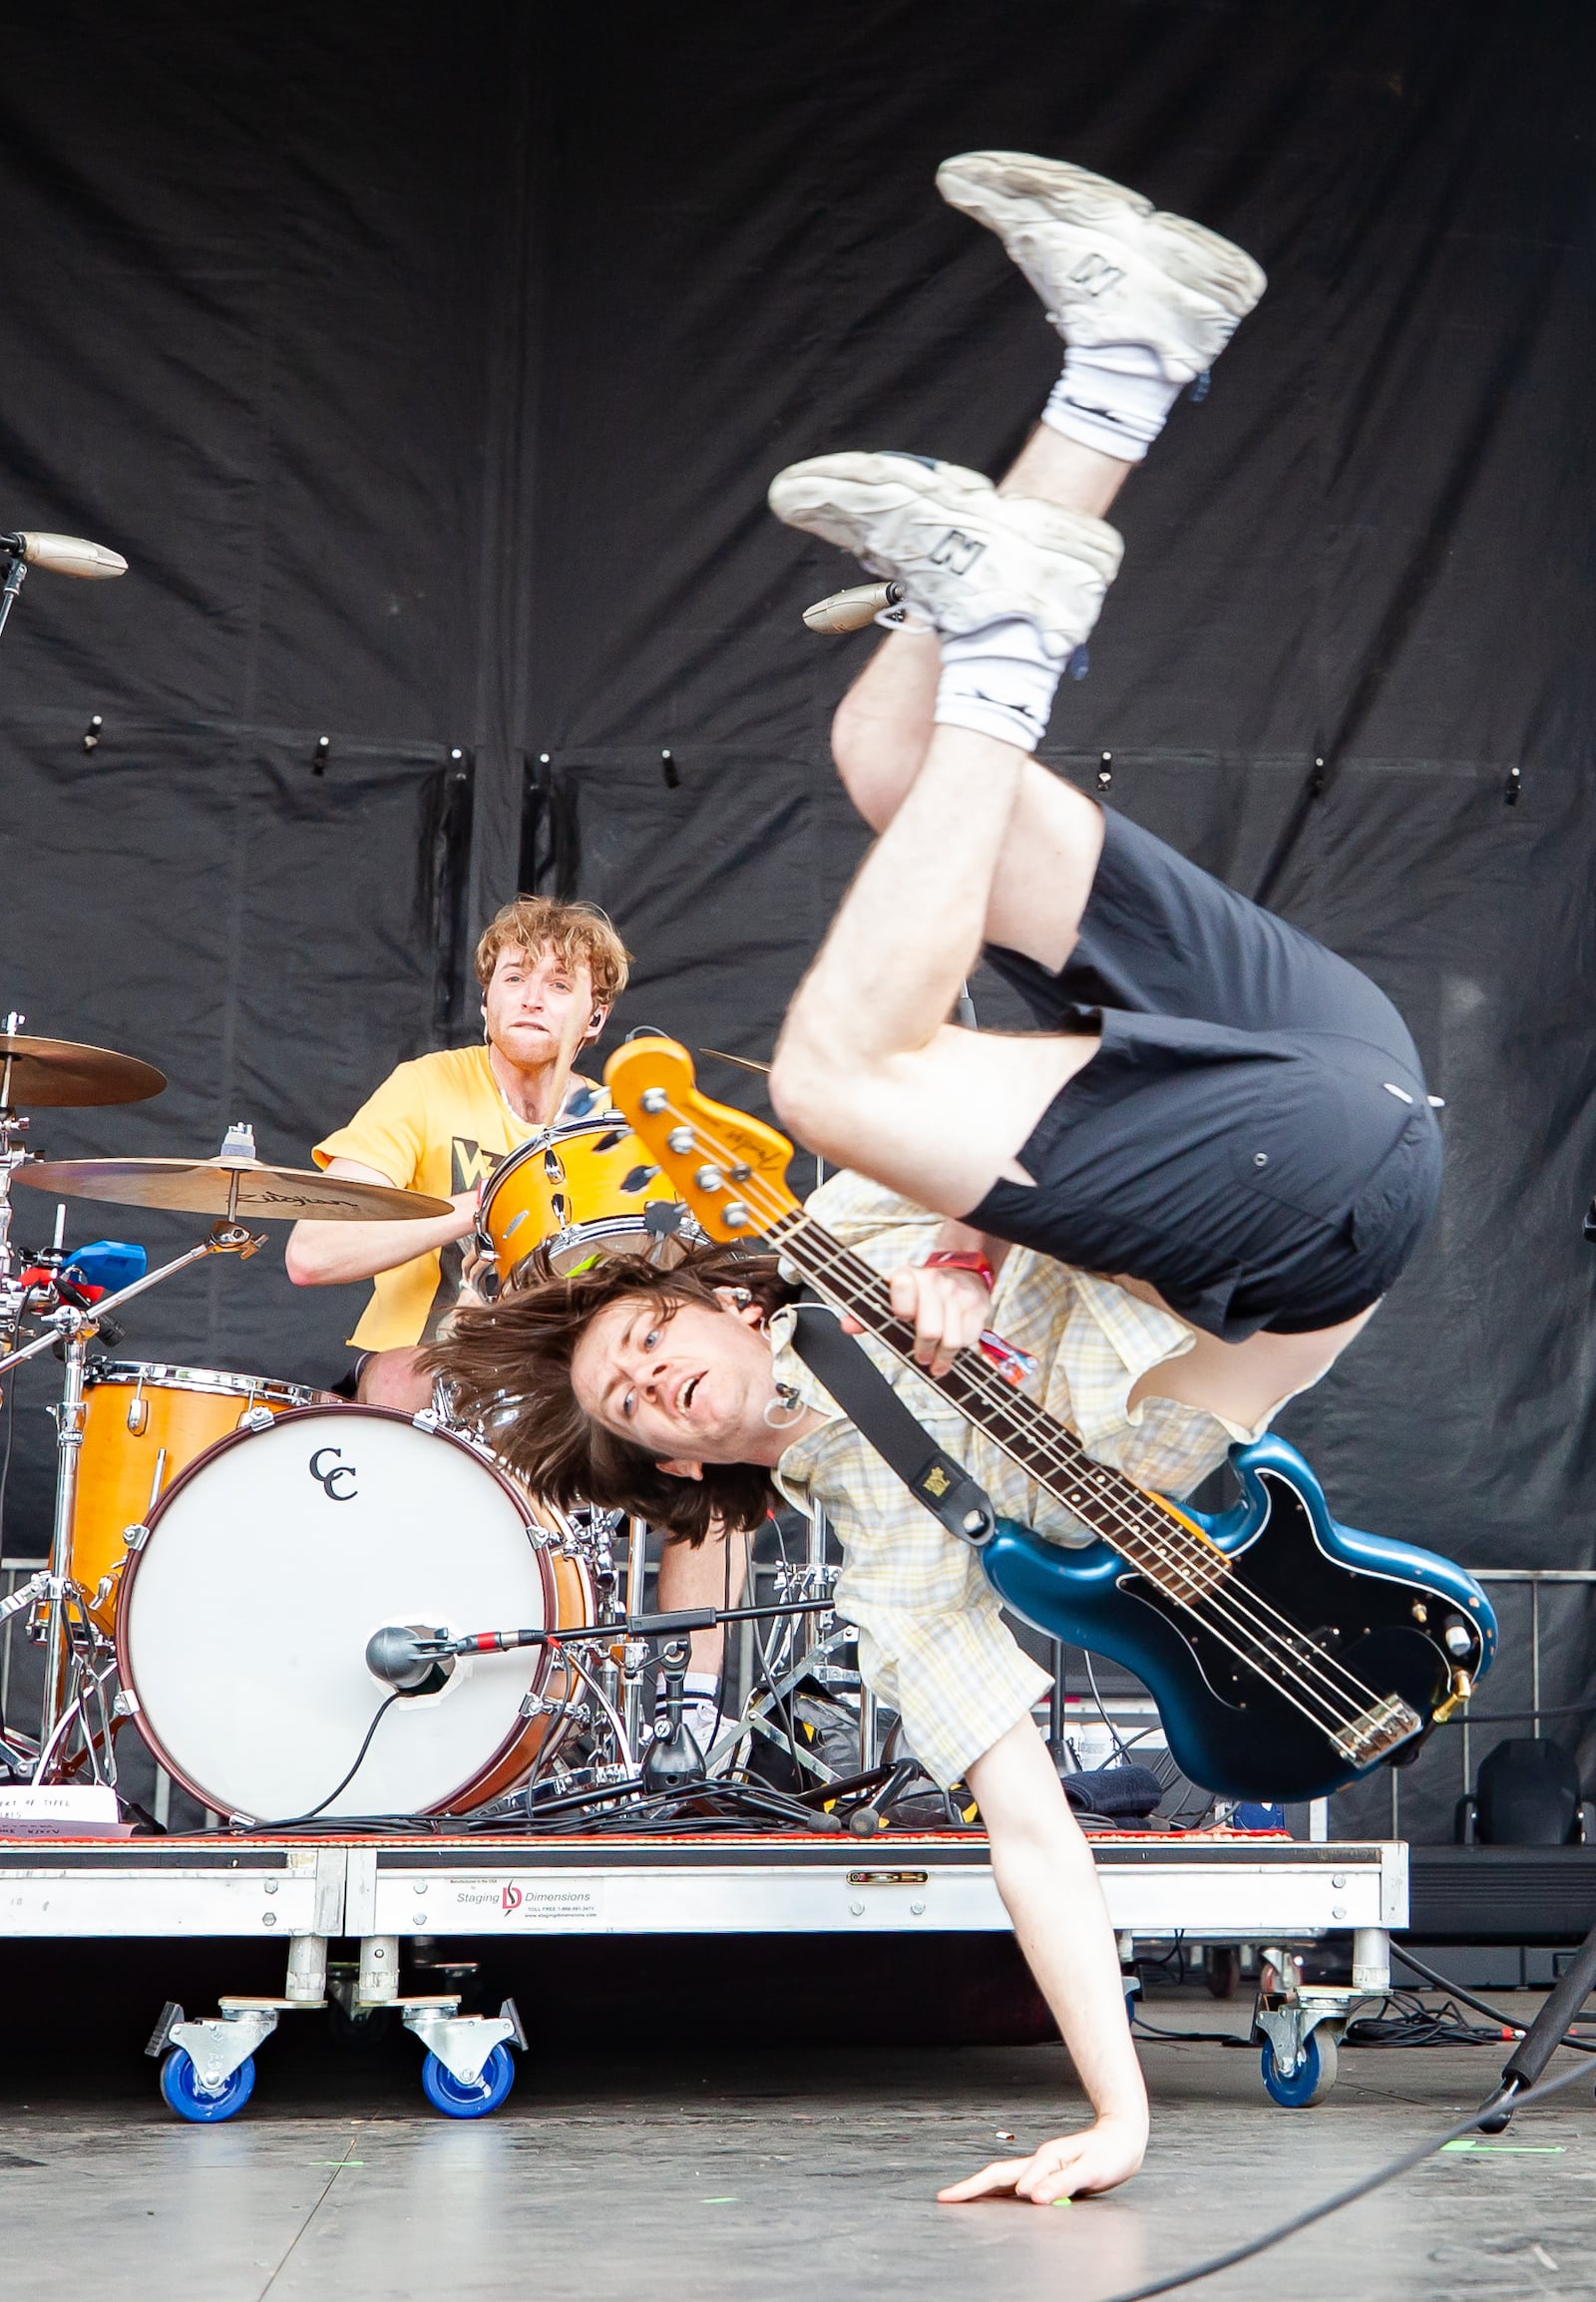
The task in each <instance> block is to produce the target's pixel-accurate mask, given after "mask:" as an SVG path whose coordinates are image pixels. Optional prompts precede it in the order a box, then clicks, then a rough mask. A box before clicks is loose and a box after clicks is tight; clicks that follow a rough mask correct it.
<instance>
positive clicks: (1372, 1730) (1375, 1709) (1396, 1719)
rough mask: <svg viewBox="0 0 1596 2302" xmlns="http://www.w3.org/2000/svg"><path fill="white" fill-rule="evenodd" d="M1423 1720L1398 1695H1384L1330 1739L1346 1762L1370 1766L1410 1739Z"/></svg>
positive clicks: (1353, 1764)
mask: <svg viewBox="0 0 1596 2302" xmlns="http://www.w3.org/2000/svg"><path fill="white" fill-rule="evenodd" d="M1423 1724H1424V1722H1423V1721H1422V1719H1420V1718H1419V1716H1418V1713H1417V1712H1416V1711H1414V1710H1413V1709H1412V1708H1411V1706H1410V1705H1409V1704H1406V1703H1404V1702H1403V1701H1402V1699H1401V1697H1400V1696H1399V1695H1387V1696H1385V1697H1384V1698H1383V1699H1382V1700H1381V1701H1380V1702H1379V1703H1372V1704H1371V1705H1370V1707H1369V1709H1368V1710H1367V1711H1365V1712H1364V1713H1363V1714H1362V1715H1361V1716H1360V1717H1359V1718H1357V1719H1354V1720H1352V1721H1350V1722H1349V1724H1348V1725H1347V1726H1345V1727H1341V1728H1340V1729H1339V1731H1338V1732H1336V1733H1335V1734H1333V1735H1332V1736H1331V1740H1332V1742H1334V1744H1335V1745H1336V1748H1337V1749H1338V1750H1339V1751H1340V1752H1341V1754H1342V1756H1343V1757H1344V1758H1345V1759H1346V1760H1347V1762H1348V1764H1349V1765H1352V1766H1360V1767H1361V1766H1373V1765H1374V1764H1375V1763H1376V1761H1377V1760H1379V1759H1381V1758H1386V1757H1389V1756H1390V1755H1391V1753H1392V1751H1394V1750H1397V1749H1399V1748H1400V1747H1401V1745H1402V1743H1404V1742H1406V1741H1409V1740H1410V1739H1411V1738H1412V1736H1413V1735H1415V1734H1416V1733H1417V1732H1418V1730H1419V1728H1420V1727H1422V1726H1423Z"/></svg>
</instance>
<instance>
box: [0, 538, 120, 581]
mask: <svg viewBox="0 0 1596 2302" xmlns="http://www.w3.org/2000/svg"><path fill="white" fill-rule="evenodd" d="M0 552H9V553H10V555H11V557H12V559H13V560H22V561H25V562H26V563H27V565H28V566H29V567H30V568H46V569H48V570H49V572H50V574H51V575H52V576H82V577H83V578H84V579H85V580H86V581H88V582H90V583H105V582H108V581H109V580H110V578H111V577H112V576H126V575H127V573H128V563H127V561H126V560H124V559H123V557H122V554H121V553H120V552H108V551H107V549H106V547H105V546H104V544H91V543H90V542H89V540H88V538H87V537H86V536H48V535H46V534H45V533H44V532H43V531H42V530H40V529H35V528H24V529H21V530H20V531H19V532H18V533H17V534H16V535H15V536H0Z"/></svg>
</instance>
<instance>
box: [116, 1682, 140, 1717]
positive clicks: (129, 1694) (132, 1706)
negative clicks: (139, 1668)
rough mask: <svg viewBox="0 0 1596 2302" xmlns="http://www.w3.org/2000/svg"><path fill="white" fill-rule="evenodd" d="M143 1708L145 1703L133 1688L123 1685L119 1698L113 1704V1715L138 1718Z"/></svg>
mask: <svg viewBox="0 0 1596 2302" xmlns="http://www.w3.org/2000/svg"><path fill="white" fill-rule="evenodd" d="M143 1709H144V1705H143V1704H142V1703H141V1702H140V1700H139V1698H138V1696H137V1695H136V1694H135V1693H134V1691H133V1689H132V1688H131V1687H123V1688H121V1689H119V1691H118V1694H117V1699H116V1701H115V1702H114V1703H113V1704H112V1706H111V1716H112V1718H113V1719H137V1718H138V1716H139V1714H140V1712H141V1711H142V1710H143Z"/></svg>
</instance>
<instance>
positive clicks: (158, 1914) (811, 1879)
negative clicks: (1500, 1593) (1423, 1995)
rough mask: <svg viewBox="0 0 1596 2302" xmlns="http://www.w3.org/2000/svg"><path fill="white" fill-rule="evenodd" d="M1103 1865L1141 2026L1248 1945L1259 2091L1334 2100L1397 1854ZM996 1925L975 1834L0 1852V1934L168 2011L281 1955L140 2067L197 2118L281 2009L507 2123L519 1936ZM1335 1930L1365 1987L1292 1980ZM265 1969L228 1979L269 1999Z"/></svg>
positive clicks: (1403, 1893)
mask: <svg viewBox="0 0 1596 2302" xmlns="http://www.w3.org/2000/svg"><path fill="white" fill-rule="evenodd" d="M1093 1854H1094V1857H1095V1860H1096V1863H1097V1868H1098V1873H1099V1875H1100V1877H1101V1879H1102V1883H1103V1889H1104V1893H1105V1895H1106V1898H1107V1903H1108V1910H1109V1916H1110V1918H1111V1920H1112V1922H1113V1926H1114V1930H1115V1933H1116V1935H1117V1936H1118V1940H1119V1949H1120V1956H1121V1961H1122V1965H1123V1968H1124V1974H1125V1992H1126V2005H1127V2011H1132V2012H1133V2010H1134V2004H1135V1999H1136V1995H1137V1992H1138V1991H1139V1988H1140V1985H1139V1981H1138V1978H1137V1972H1136V1967H1135V1959H1136V1955H1137V1948H1138V1945H1143V1946H1148V1945H1154V1944H1164V1943H1169V1942H1175V1941H1183V1942H1187V1943H1197V1942H1223V1943H1250V1944H1253V1945H1256V1946H1258V1947H1259V1949H1260V1955H1261V1957H1262V1958H1263V1959H1264V1960H1266V1961H1267V1962H1268V1964H1269V1967H1270V1969H1271V1970H1272V1984H1271V1989H1270V1990H1269V1991H1268V1992H1267V1993H1266V1994H1265V1995H1262V1996H1260V1998H1259V2000H1258V2003H1257V2006H1256V2009H1255V2022H1256V2025H1257V2031H1258V2035H1259V2037H1260V2038H1261V2039H1263V2040H1264V2041H1265V2043H1266V2050H1267V2051H1266V2056H1265V2065H1266V2068H1265V2085H1266V2087H1268V2089H1269V2091H1270V2093H1271V2094H1272V2095H1274V2097H1275V2099H1276V2100H1277V2101H1279V2102H1281V2103H1286V2104H1291V2105H1300V2104H1301V2103H1305V2102H1308V2101H1317V2100H1318V2099H1319V2098H1320V2097H1321V2096H1322V2095H1323V2094H1325V2093H1328V2091H1329V2089H1330V2088H1331V2086H1332V2085H1333V2084H1334V2083H1335V2077H1336V2057H1337V2047H1336V2042H1337V2039H1338V2037H1339V2035H1340V2032H1341V2029H1342V2027H1343V2026H1344V2024H1345V2022H1346V2019H1347V2015H1348V2013H1349V2011H1350V2008H1351V2005H1352V2002H1353V1999H1354V1998H1355V1997H1356V1996H1358V1995H1360V1994H1362V1993H1366V1992H1378V1991H1382V1990H1384V1989H1385V1988H1386V1986H1387V1983H1388V1981H1389V1975H1390V1963H1389V1962H1390V1945H1391V1932H1392V1929H1393V1928H1397V1927H1400V1926H1402V1925H1404V1924H1405V1922H1406V1918H1407V1849H1406V1847H1405V1846H1404V1845H1402V1844H1401V1843H1400V1842H1397V1841H1393V1842H1386V1843H1381V1842H1369V1843H1361V1844H1352V1845H1327V1844H1316V1843H1312V1842H1309V1843H1304V1842H1302V1841H1297V1840H1292V1839H1288V1838H1285V1837H1283V1836H1282V1837H1276V1836H1274V1835H1273V1834H1268V1835H1258V1836H1247V1835H1230V1836H1211V1837H1203V1836H1196V1835H1194V1836H1192V1837H1187V1838H1182V1837H1176V1836H1166V1835H1164V1834H1162V1833H1153V1832H1145V1833H1137V1834H1135V1835H1124V1836H1104V1837H1101V1838H1097V1839H1095V1840H1094V1842H1093ZM1008 1924H1009V1922H1008V1918H1007V1914H1006V1913H1005V1911H1004V1909H1003V1906H1002V1903H1001V1901H1000V1899H999V1897H998V1890H997V1887H996V1885H995V1883H994V1879H993V1873H992V1866H991V1861H990V1856H989V1849H988V1845H987V1841H986V1839H985V1837H984V1836H982V1835H981V1834H980V1833H977V1832H930V1833H927V1834H925V1835H920V1834H912V1833H909V1832H898V1831H892V1832H884V1833H880V1834H878V1835H877V1836H876V1837H875V1838H874V1839H871V1840H865V1839H861V1838H855V1837H852V1836H849V1835H844V1834H841V1833H839V1834H838V1835H837V1836H835V1837H832V1836H830V1835H826V1836H820V1835H818V1834H809V1833H801V1834H800V1833H792V1834H788V1833H765V1832H760V1833H757V1834H753V1833H748V1832H735V1833H732V1832H715V1833H707V1832H706V1833H702V1834H690V1835H673V1836H668V1837H666V1836H652V1837H644V1836H640V1835H639V1836H622V1835H618V1834H616V1833H614V1832H604V1833H602V1834H596V1835H590V1836H583V1837H576V1836H570V1837H567V1836H562V1837H559V1838H542V1839H540V1838H529V1837H516V1838H506V1837H498V1836H495V1837H492V1838H488V1837H485V1836H483V1835H482V1834H470V1833H462V1834H460V1835H457V1836H448V1837H446V1836H443V1835H439V1836H433V1835H431V1834H430V1833H419V1832H418V1833H413V1834H412V1833H405V1834H403V1835H399V1834H384V1835H376V1834H366V1835H349V1836H333V1835H331V1834H329V1835H327V1836H325V1837H316V1838H312V1839H306V1838H304V1837H298V1838H286V1837H283V1838H270V1837H265V1836H261V1837H253V1836H246V1835H244V1834H242V1833H227V1832H220V1831H217V1832H211V1833H201V1834H200V1835H198V1836H195V1837H189V1838H166V1839H156V1838H141V1839H120V1840H118V1839H113V1840H104V1839H102V1840H96V1841H90V1840H51V1841H40V1840H38V1839H31V1840H26V1841H23V1840H19V1839H15V1838H13V1839H8V1840H4V1841H0V1935H5V1936H9V1937H11V1938H12V1939H14V1940H15V1939H23V1938H32V1939H34V1940H41V1939H53V1940H57V1941H70V1940H74V1939H76V1940H85V1939H110V1940H121V1941H129V1940H135V1939H139V1938H144V1939H146V1940H161V1941H163V1942H165V1943H167V1944H170V1946H171V1955H170V1967H169V1968H168V1970H167V1971H168V1972H169V1973H170V1980H169V1981H168V1982H167V1983H166V1984H165V1987H166V1988H167V1989H168V1990H169V1991H171V1992H172V1993H174V1994H176V1993H177V1992H179V1991H183V1990H184V1989H185V1988H186V1987H190V1988H192V1986H191V1985H189V1984H186V1979H185V1974H184V1971H183V1970H184V1957H183V1945H184V1943H185V1941H188V1942H191V1943H196V1944H198V1943H199V1942H200V1940H205V1939H215V1940H220V1941H226V1940H231V1941H234V1942H248V1943H251V1944H252V1945H255V1946H264V1945H265V1944H267V1943H271V1944H276V1943H278V1942H280V1943H281V1945H282V1954H281V1955H282V1961H283V1966H282V1970H281V1971H282V1973H283V1983H282V1987H281V1993H280V1995H274V1996H256V1995H248V1996H244V1995H238V1996H229V1995H227V1994H226V1993H223V1994H222V1995H221V1996H220V1997H219V1998H218V2001H217V2012H216V2013H215V2014H214V2015H200V2016H199V2017H197V2018H194V2019H191V2018H190V2017H189V2016H188V2015H186V2014H185V2012H184V2009H183V2006H182V2004H181V2003H180V2002H179V2000H178V1999H177V1997H176V1995H174V1996H172V1997H169V1999H168V2001H167V2003H166V2004H165V2006H164V2007H162V2009H161V2011H160V2013H159V2016H158V2017H157V2018H156V2021H155V2028H154V2032H153V2034H152V2036H151V2039H150V2043H149V2048H148V2051H149V2052H150V2053H151V2054H152V2055H154V2056H157V2057H160V2058H163V2060H162V2078H161V2085H162V2091H163V2093H164V2095H165V2098H166V2101H167V2103H168V2105H169V2107H170V2108H171V2109H172V2110H174V2111H176V2112H177V2113H178V2114H179V2115H180V2116H183V2117H185V2118H191V2119H195V2120H199V2121H201V2122H212V2121H214V2120H216V2119H218V2118H225V2117H230V2116H232V2115H233V2114H234V2113H235V2112H236V2111H237V2110H241V2109H242V2108H243V2106H244V2104H245V2103H246V2102H247V2101H248V2099H249V2096H250V2093H251V2091H252V2089H253V2086H254V2056H255V2054H256V2052H257V2050H258V2049H259V2048H260V2047H261V2046H262V2045H263V2044H264V2043H265V2042H266V2040H268V2039H269V2038H270V2037H271V2035H272V2033H273V2032H274V2031H275V2030H276V2029H277V2028H278V2025H279V2022H280V2020H281V2018H282V2017H283V2016H284V2015H286V2014H289V2013H312V2012H314V2013H322V2012H330V2016H331V2019H332V2020H333V2021H334V2023H335V2025H341V2026H342V2028H343V2033H344V2035H345V2036H346V2037H348V2036H351V2035H354V2034H355V2033H360V2032H369V2031H371V2030H372V2028H373V2026H374V2025H376V2024H378V2023H381V2022H384V2021H386V2022H388V2023H389V2024H392V2022H393V2021H394V2019H395V2018H397V2019H398V2021H400V2022H402V2023H403V2025H404V2027H405V2028H406V2029H407V2030H409V2031H411V2032H412V2033H413V2034H414V2035H415V2037H416V2039H417V2040H418V2042H419V2043H420V2045H421V2047H422V2048H423V2050H424V2053H425V2061H424V2064H423V2068H422V2086H423V2088H424V2090H425V2091H426V2093H427V2095H428V2098H429V2099H430V2100H431V2102H432V2103H433V2104H434V2106H435V2108H436V2109H438V2110H442V2111H443V2112H445V2114H447V2115H450V2116H456V2117H476V2116H481V2115H484V2114H486V2112H487V2111H489V2110H495V2109H497V2108H498V2107H499V2106H500V2104H502V2103H503V2102H504V2101H505V2099H506V2098H507V2096H508V2095H509V2093H510V2090H511V2087H512V2086H513V2084H514V2079H515V2067H514V2062H513V2057H512V2049H521V2050H524V2049H525V2047H526V2045H527V2036H526V2032H525V2029H524V2027H523V2024H522V2020H521V2016H520V2014H519V2012H518V2009H517V2007H516V2004H515V2002H514V2000H512V1999H508V1998H507V1999H506V2000H505V2002H504V2004H503V2005H502V2006H501V2007H500V2008H499V2011H498V2013H497V2015H489V2014H485V2013H480V2012H467V2011H466V2004H467V2002H468V1992H469V1990H470V1988H471V1982H470V1978H471V1977H473V1976H475V1975H476V1973H477V1971H478V1961H477V1957H476V1954H477V1952H478V1951H479V1950H480V1951H481V1952H482V1953H483V1954H484V1955H486V1954H487V1952H488V1951H489V1950H490V1949H491V1948H493V1947H495V1946H497V1947H498V1948H500V1949H503V1948H505V1947H507V1945H508V1943H509V1942H510V1941H512V1940H517V1941H520V1942H521V1943H523V1944H530V1945H532V1946H534V1947H535V1946H536V1945H537V1943H538V1942H539V1941H540V1940H549V1939H551V1938H553V1937H556V1936H582V1935H587V1936H603V1937H613V1938H633V1939H635V1938H647V1937H650V1936H652V1937H659V1938H664V1937H671V1938H676V1939H677V1940H678V1941H679V1940H680V1938H682V1937H684V1936H686V1937H690V1936H703V1937H710V1938H713V1937H730V1936H742V1937H766V1936H774V1937H781V1936H787V1937H792V1936H804V1937H829V1938H833V1939H835V1938H838V1937H844V1936H847V1935H850V1934H852V1935H854V1936H856V1937H876V1938H879V1937H882V1936H896V1937H899V1938H902V1937H904V1936H906V1935H907V1936H915V1935H919V1936H923V1937H926V1936H933V1935H941V1936H943V1937H948V1936H957V1935H993V1934H998V1933H1006V1932H1007V1931H1008ZM1338 1934H1339V1935H1349V1936H1350V1937H1351V1939H1352V1952H1353V1972H1352V1982H1351V1987H1348V1986H1347V1985H1346V1984H1341V1985H1336V1986H1318V1987H1313V1986H1307V1985H1305V1984H1303V1983H1302V1982H1301V1980H1300V1977H1299V1973H1298V1969H1297V1966H1296V1962H1295V1960H1294V1957H1293V1955H1292V1951H1293V1946H1297V1945H1305V1944H1309V1943H1315V1942H1320V1941H1323V1940H1324V1939H1325V1938H1326V1937H1327V1936H1331V1935H1338ZM340 1944H341V1945H343V1946H345V1947H344V1949H343V1951H342V1952H341V1954H340V1953H338V1952H336V1950H335V1946H337V1945H340ZM260 1955H261V1951H260V1948H258V1947H257V1948H255V1949H253V1950H252V1951H251V1952H250V1954H249V1958H248V1960H247V1961H245V1960H244V1959H243V1958H242V1957H241V1956H240V1966H241V1967H242V1966H244V1965H247V1967H248V1968H249V1970H250V1971H251V1972H252V1973H255V1974H256V1976H257V1977H258V1968H259V1962H260ZM845 1955H846V1954H845ZM162 1956H163V1964H164V1965H165V1964H166V1954H165V1953H163V1954H162ZM212 1963H213V1962H212ZM421 1986H426V1987H425V1991H424V1995H417V1993H418V1990H420V1988H421ZM151 2011H152V2014H153V2015H154V2014H155V2009H154V2008H152V2010H151ZM1270 2056H1273V2057H1274V2062H1273V2064H1271V2063H1270V2059H1269V2058H1270Z"/></svg>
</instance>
